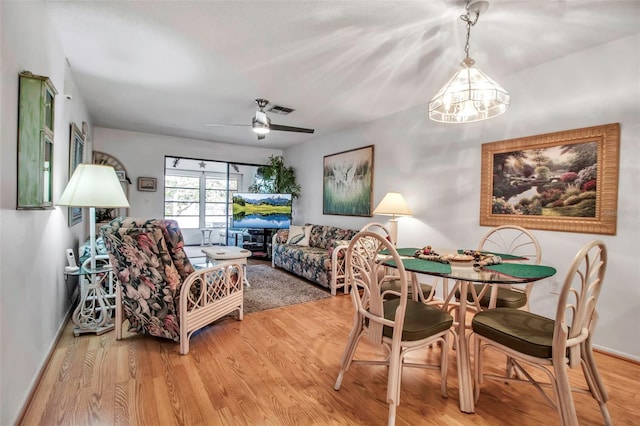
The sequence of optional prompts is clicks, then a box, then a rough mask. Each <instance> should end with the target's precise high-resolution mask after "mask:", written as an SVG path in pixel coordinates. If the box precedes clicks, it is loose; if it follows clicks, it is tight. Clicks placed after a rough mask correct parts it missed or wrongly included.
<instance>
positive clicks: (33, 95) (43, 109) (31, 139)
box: [17, 71, 58, 209]
mask: <svg viewBox="0 0 640 426" xmlns="http://www.w3.org/2000/svg"><path fill="white" fill-rule="evenodd" d="M57 93H58V92H57V91H56V89H55V87H53V84H52V83H51V80H49V78H48V77H43V76H39V75H34V74H31V73H30V72H28V71H24V72H22V73H20V93H19V101H18V102H19V107H18V202H17V208H18V209H45V208H52V207H53V123H54V117H55V116H54V98H55V95H56V94H57Z"/></svg>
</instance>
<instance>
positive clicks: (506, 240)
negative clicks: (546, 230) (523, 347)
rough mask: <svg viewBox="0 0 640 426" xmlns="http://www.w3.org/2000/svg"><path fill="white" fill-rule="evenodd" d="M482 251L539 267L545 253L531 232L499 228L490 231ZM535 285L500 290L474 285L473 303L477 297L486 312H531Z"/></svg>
mask: <svg viewBox="0 0 640 426" xmlns="http://www.w3.org/2000/svg"><path fill="white" fill-rule="evenodd" d="M478 250H479V251H486V252H491V253H502V254H510V255H514V256H519V257H521V258H522V260H513V261H510V262H511V263H513V262H518V263H529V264H535V265H539V264H540V262H541V261H542V250H541V248H540V243H539V242H538V239H537V238H536V237H535V236H534V235H533V234H532V233H531V232H530V231H529V230H527V229H525V228H522V227H520V226H515V225H503V226H498V227H496V228H493V229H492V230H490V231H489V232H488V233H487V234H486V235H485V236H484V237H483V238H482V240H481V241H480V244H479V246H478ZM533 285H534V283H529V284H525V285H511V286H496V285H493V286H492V285H488V284H485V285H482V284H476V285H474V290H475V292H469V298H468V299H467V300H469V301H470V302H473V293H475V295H476V296H477V298H478V302H479V304H480V306H481V307H482V309H493V308H496V307H500V308H517V309H524V310H527V311H528V310H529V295H530V294H531V288H532V287H533Z"/></svg>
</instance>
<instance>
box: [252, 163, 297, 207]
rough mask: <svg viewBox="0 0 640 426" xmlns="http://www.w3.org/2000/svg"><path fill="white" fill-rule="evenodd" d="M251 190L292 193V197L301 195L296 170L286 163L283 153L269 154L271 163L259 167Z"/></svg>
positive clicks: (268, 192) (269, 192)
mask: <svg viewBox="0 0 640 426" xmlns="http://www.w3.org/2000/svg"><path fill="white" fill-rule="evenodd" d="M249 191H251V192H256V193H264V194H291V198H292V199H294V200H295V199H296V198H298V197H299V196H300V191H301V188H300V185H298V184H297V183H296V171H295V169H294V168H293V167H290V166H286V165H285V164H284V157H283V156H281V155H271V156H269V164H266V165H264V166H260V167H258V170H257V172H256V176H255V178H254V180H253V183H252V184H251V186H250V187H249Z"/></svg>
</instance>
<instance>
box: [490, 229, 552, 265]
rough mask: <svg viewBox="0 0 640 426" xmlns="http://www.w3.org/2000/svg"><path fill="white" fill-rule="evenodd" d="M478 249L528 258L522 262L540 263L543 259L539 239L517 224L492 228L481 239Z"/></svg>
mask: <svg viewBox="0 0 640 426" xmlns="http://www.w3.org/2000/svg"><path fill="white" fill-rule="evenodd" d="M478 250H483V251H490V252H493V253H504V254H512V255H515V256H521V257H525V258H527V260H524V261H522V262H521V263H531V264H536V265H538V264H540V261H541V260H542V250H541V249H540V243H538V239H537V238H536V237H535V236H534V235H533V234H532V233H531V232H529V231H528V230H527V229H525V228H522V227H520V226H515V225H503V226H498V227H496V228H493V229H492V230H490V231H489V232H488V233H487V234H486V235H485V236H484V237H483V238H482V240H481V241H480V244H479V246H478Z"/></svg>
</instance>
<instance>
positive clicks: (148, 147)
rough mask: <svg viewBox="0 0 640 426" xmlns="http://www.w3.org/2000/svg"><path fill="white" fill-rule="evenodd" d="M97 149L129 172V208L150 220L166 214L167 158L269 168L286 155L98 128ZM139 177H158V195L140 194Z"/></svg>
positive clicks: (190, 240)
mask: <svg viewBox="0 0 640 426" xmlns="http://www.w3.org/2000/svg"><path fill="white" fill-rule="evenodd" d="M94 147H95V150H96V151H101V152H105V153H108V154H111V155H113V156H114V157H116V158H117V159H118V160H120V162H121V163H122V164H123V165H124V167H125V168H126V169H127V175H128V176H129V177H130V178H131V182H132V185H130V187H129V204H130V205H131V208H130V210H129V215H130V216H135V217H147V218H151V217H162V215H163V212H164V208H163V203H164V187H163V182H164V161H165V160H164V157H165V155H168V156H177V157H187V158H196V159H203V160H217V161H228V162H237V163H250V164H266V163H267V162H268V157H269V156H270V155H281V154H282V151H280V150H274V149H267V148H255V147H246V146H238V145H229V144H224V143H216V142H208V141H203V140H196V139H185V138H178V137H173V136H162V135H154V134H149V133H138V132H129V131H125V130H115V129H107V128H102V127H96V128H94ZM139 176H146V177H155V178H156V179H157V180H158V186H157V191H155V192H141V191H138V189H137V180H138V177H139ZM252 177H253V176H251V178H252ZM248 179H249V177H248ZM184 238H185V243H186V244H199V243H200V240H201V236H200V233H199V231H197V230H196V231H189V230H185V232H184Z"/></svg>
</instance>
